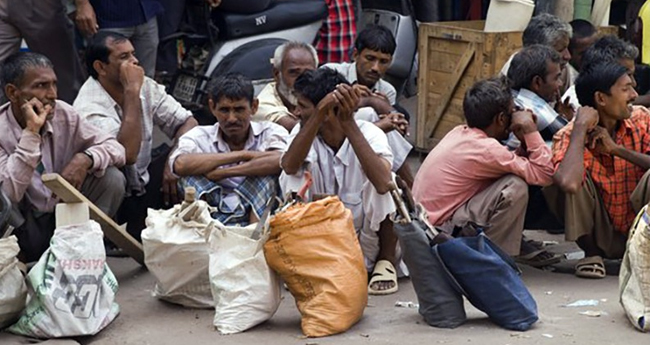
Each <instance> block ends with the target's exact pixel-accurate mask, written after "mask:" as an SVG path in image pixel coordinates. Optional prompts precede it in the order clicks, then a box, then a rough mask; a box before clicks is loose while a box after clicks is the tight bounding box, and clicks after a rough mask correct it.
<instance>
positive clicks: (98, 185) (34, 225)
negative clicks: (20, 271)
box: [14, 167, 126, 262]
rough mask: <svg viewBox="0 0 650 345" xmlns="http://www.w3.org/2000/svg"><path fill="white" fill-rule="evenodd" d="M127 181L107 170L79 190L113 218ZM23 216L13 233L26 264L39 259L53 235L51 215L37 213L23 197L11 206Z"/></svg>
mask: <svg viewBox="0 0 650 345" xmlns="http://www.w3.org/2000/svg"><path fill="white" fill-rule="evenodd" d="M125 186H126V179H125V178H124V175H123V174H122V172H121V171H120V170H119V169H117V168H115V167H110V168H108V169H106V173H105V174H104V176H102V177H95V176H94V175H88V176H87V177H86V180H85V181H84V183H83V185H82V187H81V193H82V194H83V195H84V196H85V197H86V198H88V200H90V201H91V202H92V203H93V204H95V205H96V206H97V207H99V209H101V210H102V211H103V212H104V213H106V214H107V215H108V216H110V217H113V216H114V215H115V213H116V212H117V210H118V208H119V207H120V204H121V203H122V199H123V198H124V188H125ZM14 207H15V208H17V209H18V212H19V213H20V215H21V216H22V218H23V220H22V224H21V225H19V226H18V227H17V228H16V229H15V230H14V235H16V237H17V238H18V245H19V246H20V258H21V260H23V261H25V262H31V261H36V260H38V259H39V258H40V257H41V255H42V254H43V253H44V252H45V250H47V248H48V247H49V246H50V239H51V238H52V235H53V234H54V229H55V224H56V223H55V219H54V213H53V212H52V213H43V212H39V211H38V210H36V209H35V208H34V206H33V205H32V204H30V203H29V201H28V200H27V198H23V200H22V201H21V203H20V204H19V205H14Z"/></svg>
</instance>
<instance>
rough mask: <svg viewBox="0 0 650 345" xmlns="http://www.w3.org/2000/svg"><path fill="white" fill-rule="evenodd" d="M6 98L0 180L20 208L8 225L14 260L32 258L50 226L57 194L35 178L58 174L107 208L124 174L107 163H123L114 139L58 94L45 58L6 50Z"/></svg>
mask: <svg viewBox="0 0 650 345" xmlns="http://www.w3.org/2000/svg"><path fill="white" fill-rule="evenodd" d="M1 80H2V86H3V88H4V91H5V95H6V96H7V98H8V99H9V102H8V103H6V104H4V105H2V106H1V107H0V128H2V130H3V132H4V133H3V135H2V136H0V182H1V183H2V190H3V191H4V192H5V193H6V194H7V195H8V196H9V198H10V199H11V201H12V202H13V203H14V206H15V208H16V209H17V210H18V212H19V213H20V214H21V215H22V218H23V219H22V220H21V223H22V224H21V225H20V226H18V227H17V228H16V230H15V231H14V233H15V235H16V237H18V244H19V245H20V251H21V254H20V255H21V260H23V261H25V262H31V261H35V260H38V259H39V257H40V256H41V254H42V253H43V252H44V251H45V250H46V249H47V248H48V247H49V243H50V238H51V237H52V234H53V232H54V227H55V223H54V213H53V212H54V206H55V205H56V204H57V202H58V201H59V200H58V198H57V197H56V196H55V195H53V194H52V192H51V191H50V190H49V189H48V188H47V187H45V185H44V184H43V182H42V181H41V175H42V174H45V173H59V174H61V176H62V177H63V178H64V179H66V180H67V181H68V182H70V184H72V185H73V186H74V187H75V188H77V189H79V190H80V191H81V193H82V194H84V195H85V196H86V197H87V198H88V199H89V200H90V201H92V202H93V203H94V204H95V205H97V206H98V207H99V208H100V209H101V210H102V211H104V212H105V213H106V214H107V215H109V216H113V215H114V214H115V212H117V209H118V207H119V206H120V203H121V202H122V198H123V197H124V185H125V180H124V176H123V175H122V173H121V172H120V171H119V170H118V169H117V168H115V167H114V166H118V167H120V166H122V165H124V162H125V154H124V148H123V147H122V145H120V144H119V143H118V142H117V140H115V139H114V138H112V137H110V136H109V135H107V134H103V133H102V132H101V131H100V130H99V129H97V128H95V127H93V126H92V125H90V124H89V123H87V122H86V121H84V120H83V118H82V117H80V116H79V114H77V112H76V111H75V110H74V109H73V108H72V107H71V106H70V105H68V104H67V103H64V102H62V101H59V100H57V77H56V75H55V74H54V69H53V66H52V63H51V62H50V60H48V59H47V58H46V57H45V56H43V55H40V54H36V53H16V54H14V55H11V56H9V57H8V58H7V59H6V60H5V62H4V65H3V68H2V75H1Z"/></svg>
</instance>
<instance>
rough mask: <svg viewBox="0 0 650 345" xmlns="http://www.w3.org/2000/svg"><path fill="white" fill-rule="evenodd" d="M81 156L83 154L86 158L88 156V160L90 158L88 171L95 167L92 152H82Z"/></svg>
mask: <svg viewBox="0 0 650 345" xmlns="http://www.w3.org/2000/svg"><path fill="white" fill-rule="evenodd" d="M83 154H85V155H86V156H88V158H90V166H89V167H88V169H89V170H90V169H91V168H92V167H94V166H95V158H93V154H92V152H90V151H88V150H84V152H83Z"/></svg>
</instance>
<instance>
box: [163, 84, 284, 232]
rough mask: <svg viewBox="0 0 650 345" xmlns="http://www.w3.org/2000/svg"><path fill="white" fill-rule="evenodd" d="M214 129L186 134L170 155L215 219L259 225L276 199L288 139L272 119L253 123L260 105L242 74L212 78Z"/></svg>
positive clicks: (173, 167) (171, 162)
mask: <svg viewBox="0 0 650 345" xmlns="http://www.w3.org/2000/svg"><path fill="white" fill-rule="evenodd" d="M208 106H209V107H210V111H211V112H212V114H213V115H214V117H216V118H217V123H216V124H214V125H213V126H199V127H196V128H194V129H192V130H191V131H189V132H187V133H185V135H183V136H182V137H181V138H180V140H179V142H178V148H177V149H176V150H175V151H174V152H173V153H172V154H171V155H170V157H169V167H170V168H171V170H172V171H173V173H174V174H176V175H177V176H179V177H181V180H180V183H181V184H182V185H183V187H188V186H192V187H195V188H196V191H197V196H198V197H200V198H202V199H204V200H206V201H207V202H208V203H209V204H210V205H212V206H216V207H217V208H218V211H217V212H214V213H213V214H212V217H214V218H216V219H218V220H219V221H220V222H221V223H223V224H226V225H247V224H249V223H253V222H256V221H257V220H258V219H259V218H260V216H261V215H262V213H263V212H264V209H265V206H266V203H267V201H268V200H269V198H272V197H275V196H277V191H278V187H277V183H276V181H277V175H279V174H280V171H281V168H280V164H279V162H280V153H281V152H282V151H284V150H285V149H286V146H287V144H286V141H285V139H286V137H287V136H288V135H289V133H288V132H287V130H286V129H284V128H283V127H282V126H280V125H277V124H275V123H272V122H269V121H262V122H251V117H252V116H253V114H254V113H255V111H256V110H257V106H258V101H257V99H255V98H254V96H253V84H252V83H251V81H250V80H248V79H246V78H245V77H243V76H241V75H239V74H228V75H226V76H223V77H219V78H217V79H216V80H213V81H212V82H211V85H210V94H209V99H208Z"/></svg>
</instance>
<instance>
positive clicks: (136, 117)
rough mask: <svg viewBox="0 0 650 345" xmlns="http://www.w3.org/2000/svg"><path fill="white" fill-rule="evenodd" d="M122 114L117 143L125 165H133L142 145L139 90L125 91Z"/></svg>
mask: <svg viewBox="0 0 650 345" xmlns="http://www.w3.org/2000/svg"><path fill="white" fill-rule="evenodd" d="M123 112H124V114H123V119H122V125H121V126H120V130H119V132H118V133H117V141H119V142H120V144H122V146H124V150H125V153H126V164H135V162H136V161H137V160H138V154H139V153H140V145H141V143H142V103H141V102H140V91H139V90H138V91H136V90H126V91H125V93H124V106H123Z"/></svg>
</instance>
